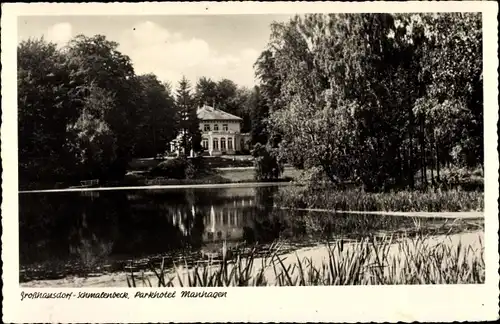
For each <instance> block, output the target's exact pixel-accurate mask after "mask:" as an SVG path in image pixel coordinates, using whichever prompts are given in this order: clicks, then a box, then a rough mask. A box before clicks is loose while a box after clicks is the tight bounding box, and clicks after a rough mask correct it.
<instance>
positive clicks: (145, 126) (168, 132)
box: [134, 74, 176, 157]
mask: <svg viewBox="0 0 500 324" xmlns="http://www.w3.org/2000/svg"><path fill="white" fill-rule="evenodd" d="M138 80H139V83H140V86H141V89H142V91H143V94H142V95H143V102H142V105H141V106H140V107H141V109H142V110H141V111H140V112H139V117H138V118H139V120H140V123H139V126H138V128H137V132H136V137H135V143H134V145H135V149H134V152H135V154H136V155H137V156H143V157H144V156H156V155H158V154H161V153H164V152H165V151H166V150H167V146H168V143H169V142H170V141H171V140H172V139H173V138H174V137H175V135H176V128H175V117H176V116H175V114H176V109H175V101H174V98H173V96H172V94H171V92H170V87H169V86H167V85H165V84H162V83H161V82H160V81H159V80H158V78H157V77H156V76H155V75H154V74H146V75H141V76H139V77H138Z"/></svg>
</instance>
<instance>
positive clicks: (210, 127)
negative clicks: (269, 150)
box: [171, 105, 250, 156]
mask: <svg viewBox="0 0 500 324" xmlns="http://www.w3.org/2000/svg"><path fill="white" fill-rule="evenodd" d="M197 116H198V120H199V122H200V130H201V134H202V138H201V146H202V148H203V153H204V154H208V155H211V156H218V155H233V154H236V153H238V152H242V151H245V150H248V149H249V140H250V134H248V133H241V123H242V121H243V119H242V118H240V117H238V116H235V115H232V114H230V113H227V112H225V111H222V110H220V109H216V108H213V107H210V106H207V105H205V106H203V107H201V108H198V110H197ZM181 138H182V134H179V136H178V138H177V139H176V140H174V141H172V143H171V151H172V152H176V153H177V154H180V153H182V148H180V145H179V143H180V139H181ZM193 155H194V154H193V152H191V156H193Z"/></svg>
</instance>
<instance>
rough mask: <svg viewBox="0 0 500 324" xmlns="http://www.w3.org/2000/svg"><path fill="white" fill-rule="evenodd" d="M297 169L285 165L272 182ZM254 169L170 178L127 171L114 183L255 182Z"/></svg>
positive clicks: (295, 173) (286, 178)
mask: <svg viewBox="0 0 500 324" xmlns="http://www.w3.org/2000/svg"><path fill="white" fill-rule="evenodd" d="M298 174H299V171H298V170H296V169H294V168H291V167H286V168H285V170H284V172H283V174H282V175H281V178H280V179H276V180H273V182H280V181H284V182H289V181H293V180H295V179H296V178H297V177H298ZM255 181H256V180H255V170H254V169H253V168H227V169H223V170H211V172H206V173H205V174H203V175H201V176H199V177H197V178H195V179H170V178H165V177H150V176H148V174H147V173H146V172H145V173H129V174H128V175H127V176H126V177H125V179H124V181H123V182H120V183H117V184H116V185H121V186H123V185H125V186H142V185H144V186H147V185H190V184H223V183H249V182H255Z"/></svg>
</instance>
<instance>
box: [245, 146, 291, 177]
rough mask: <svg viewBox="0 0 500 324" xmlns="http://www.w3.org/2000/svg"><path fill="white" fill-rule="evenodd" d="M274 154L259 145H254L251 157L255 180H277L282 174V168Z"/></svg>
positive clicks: (267, 148)
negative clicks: (252, 158) (253, 164)
mask: <svg viewBox="0 0 500 324" xmlns="http://www.w3.org/2000/svg"><path fill="white" fill-rule="evenodd" d="M275 153H276V152H274V150H273V149H272V148H271V147H269V146H265V145H261V144H260V143H257V144H255V146H254V148H253V150H252V156H253V157H254V163H255V179H256V180H259V181H262V180H264V181H268V180H275V179H278V178H279V177H280V175H281V173H282V172H283V166H282V165H281V164H280V163H279V161H278V159H277V157H276V155H275Z"/></svg>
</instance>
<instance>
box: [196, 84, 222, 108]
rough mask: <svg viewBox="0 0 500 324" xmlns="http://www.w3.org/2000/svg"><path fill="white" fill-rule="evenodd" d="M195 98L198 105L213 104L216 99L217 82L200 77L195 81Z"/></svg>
mask: <svg viewBox="0 0 500 324" xmlns="http://www.w3.org/2000/svg"><path fill="white" fill-rule="evenodd" d="M195 99H196V104H197V105H198V106H199V107H201V106H203V105H209V106H214V105H215V101H216V100H217V83H216V82H214V81H212V80H211V79H210V78H206V77H201V78H200V79H199V80H198V83H196V89H195Z"/></svg>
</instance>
